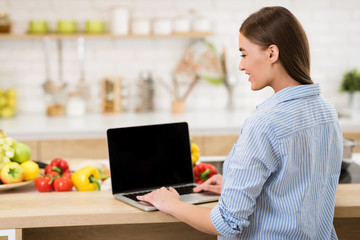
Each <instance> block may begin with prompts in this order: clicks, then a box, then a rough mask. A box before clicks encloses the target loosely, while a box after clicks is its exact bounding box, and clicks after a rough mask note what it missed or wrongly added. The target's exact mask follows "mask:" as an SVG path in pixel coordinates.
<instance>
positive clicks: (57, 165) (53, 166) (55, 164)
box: [45, 158, 70, 176]
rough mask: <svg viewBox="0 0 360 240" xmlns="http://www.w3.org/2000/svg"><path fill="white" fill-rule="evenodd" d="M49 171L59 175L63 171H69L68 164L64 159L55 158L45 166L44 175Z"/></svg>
mask: <svg viewBox="0 0 360 240" xmlns="http://www.w3.org/2000/svg"><path fill="white" fill-rule="evenodd" d="M50 172H58V173H59V174H60V176H61V175H62V174H63V173H65V172H70V169H69V164H68V163H67V162H66V161H65V160H64V159H61V158H55V159H54V160H52V161H51V162H50V164H49V165H48V166H46V168H45V175H46V174H49V173H50Z"/></svg>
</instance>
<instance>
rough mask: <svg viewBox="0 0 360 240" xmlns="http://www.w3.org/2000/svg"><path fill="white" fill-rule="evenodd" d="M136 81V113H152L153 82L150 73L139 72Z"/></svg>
mask: <svg viewBox="0 0 360 240" xmlns="http://www.w3.org/2000/svg"><path fill="white" fill-rule="evenodd" d="M139 77H140V79H139V81H138V94H137V106H136V112H152V111H154V92H155V91H154V80H153V78H152V76H151V72H149V71H143V72H140V75H139Z"/></svg>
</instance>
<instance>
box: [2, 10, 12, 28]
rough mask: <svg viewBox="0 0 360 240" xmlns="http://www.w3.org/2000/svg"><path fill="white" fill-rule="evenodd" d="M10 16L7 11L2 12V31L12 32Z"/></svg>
mask: <svg viewBox="0 0 360 240" xmlns="http://www.w3.org/2000/svg"><path fill="white" fill-rule="evenodd" d="M10 30H11V23H10V18H9V16H8V15H7V14H6V13H0V33H10Z"/></svg>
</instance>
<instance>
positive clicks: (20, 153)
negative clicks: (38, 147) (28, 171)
mask: <svg viewBox="0 0 360 240" xmlns="http://www.w3.org/2000/svg"><path fill="white" fill-rule="evenodd" d="M12 148H13V149H14V150H15V154H14V157H13V158H12V159H11V161H13V162H17V163H23V162H26V161H28V160H29V159H30V157H31V149H30V147H29V146H28V145H26V144H25V143H22V142H15V143H14V144H13V146H12Z"/></svg>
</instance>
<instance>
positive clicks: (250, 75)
mask: <svg viewBox="0 0 360 240" xmlns="http://www.w3.org/2000/svg"><path fill="white" fill-rule="evenodd" d="M246 74H247V75H249V79H248V81H249V82H250V81H251V75H250V73H246Z"/></svg>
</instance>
